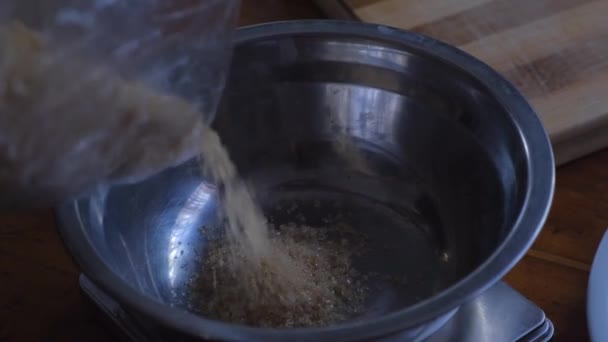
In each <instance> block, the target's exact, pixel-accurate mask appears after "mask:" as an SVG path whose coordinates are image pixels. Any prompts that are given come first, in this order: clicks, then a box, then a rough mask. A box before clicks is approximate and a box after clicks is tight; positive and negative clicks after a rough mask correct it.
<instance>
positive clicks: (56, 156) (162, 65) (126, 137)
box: [0, 0, 238, 206]
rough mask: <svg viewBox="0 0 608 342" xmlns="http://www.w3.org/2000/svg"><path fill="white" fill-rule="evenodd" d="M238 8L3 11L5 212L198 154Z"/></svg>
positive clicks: (0, 140) (43, 0) (67, 5)
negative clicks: (15, 207)
mask: <svg viewBox="0 0 608 342" xmlns="http://www.w3.org/2000/svg"><path fill="white" fill-rule="evenodd" d="M237 9H238V1H236V0H172V1H167V0H87V1H82V0H78V1H76V0H26V1H24V0H19V1H17V0H14V1H13V3H12V4H10V2H6V1H3V2H2V4H1V5H0V10H1V12H2V13H3V14H2V17H0V191H2V196H0V204H2V205H4V206H6V205H10V204H13V205H15V204H16V205H19V206H22V205H24V204H25V205H28V206H31V205H47V204H55V203H56V202H58V201H63V200H68V199H71V198H73V197H75V196H78V195H83V194H86V193H87V192H89V191H91V190H93V189H94V188H95V187H97V186H99V185H111V184H120V183H126V182H136V181H138V180H141V179H144V178H146V177H148V176H150V175H152V174H155V173H157V172H159V171H161V170H163V169H165V168H167V167H171V166H174V165H177V164H179V163H182V162H184V161H185V160H187V159H190V158H192V157H194V156H196V155H197V154H198V153H199V151H200V142H201V134H203V131H204V128H205V125H204V124H203V122H205V121H206V122H209V121H210V120H211V119H212V117H213V114H214V113H215V109H216V107H217V104H218V102H219V99H220V96H221V92H222V89H223V85H224V78H225V76H226V73H227V69H228V63H229V57H230V48H231V44H232V40H231V38H232V35H231V34H232V31H233V29H234V26H235V19H236V13H237ZM7 13H8V15H7Z"/></svg>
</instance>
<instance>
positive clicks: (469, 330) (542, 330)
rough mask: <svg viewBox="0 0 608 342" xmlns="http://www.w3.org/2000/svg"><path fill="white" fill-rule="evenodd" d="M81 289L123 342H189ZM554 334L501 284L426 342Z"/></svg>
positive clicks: (534, 338)
mask: <svg viewBox="0 0 608 342" xmlns="http://www.w3.org/2000/svg"><path fill="white" fill-rule="evenodd" d="M80 287H81V290H82V292H83V294H84V295H85V297H86V298H87V299H89V301H90V302H91V304H92V305H93V307H94V308H95V310H96V312H97V313H99V314H100V317H101V318H102V319H103V320H104V322H105V323H106V324H108V326H109V328H110V329H111V330H112V331H113V332H115V333H116V334H117V337H119V338H120V339H121V340H124V341H133V342H163V341H178V342H179V341H190V340H188V339H187V338H183V337H181V336H176V335H175V334H174V333H173V332H171V331H168V330H167V329H163V328H161V327H159V326H157V325H155V324H154V323H153V322H150V321H148V320H145V319H141V318H138V317H136V316H134V315H131V314H130V313H128V312H127V311H126V310H124V309H123V308H122V307H121V306H120V304H118V303H117V302H116V301H115V300H113V299H112V298H111V297H110V296H108V295H107V294H106V293H104V292H103V291H102V290H101V289H100V288H99V287H97V286H96V285H95V284H94V283H93V282H92V281H91V280H90V279H89V278H87V277H86V276H85V275H81V276H80ZM553 334H554V327H553V324H552V323H551V321H550V320H549V319H548V318H547V317H546V316H545V313H544V312H543V310H541V309H540V308H539V307H538V306H536V305H535V304H534V303H532V302H530V301H529V300H528V299H526V298H525V297H524V296H522V295H521V294H520V293H519V292H517V291H515V290H514V289H513V288H511V287H510V286H508V285H507V284H506V283H504V282H499V283H498V284H496V285H495V286H494V287H492V288H490V289H489V290H488V291H486V292H485V293H484V294H482V295H481V296H479V297H477V298H476V299H474V300H473V301H471V302H469V303H467V304H465V305H463V306H462V307H461V308H460V309H459V310H458V311H457V312H456V314H455V315H454V316H453V317H452V318H451V319H450V320H449V321H448V322H447V323H446V324H445V325H444V326H443V327H442V328H441V329H439V330H438V331H437V332H436V333H434V334H433V335H432V336H431V337H429V338H428V339H426V340H425V342H447V341H494V342H516V341H517V342H545V341H550V340H551V339H552V338H553ZM199 341H200V340H199ZM391 341H399V340H398V339H391Z"/></svg>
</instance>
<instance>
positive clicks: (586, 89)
mask: <svg viewBox="0 0 608 342" xmlns="http://www.w3.org/2000/svg"><path fill="white" fill-rule="evenodd" d="M320 1H323V0H320ZM342 3H343V4H344V5H345V6H346V7H348V10H349V11H350V12H351V13H354V14H355V16H356V17H358V18H359V19H361V20H364V21H368V22H374V23H380V24H385V25H390V26H395V27H399V28H403V29H408V30H412V31H416V32H419V33H423V34H426V35H429V36H432V37H435V38H437V39H440V40H443V41H445V42H447V43H450V44H452V45H455V46H458V47H460V48H461V49H463V50H464V51H467V52H469V53H471V54H472V55H474V56H476V57H478V58H479V59H481V60H483V61H485V62H486V63H488V64H489V65H491V66H492V67H494V68H495V69H496V70H498V71H499V72H501V73H502V74H503V75H505V76H506V78H507V79H509V80H511V81H512V82H513V83H514V84H515V85H516V86H517V87H518V88H519V89H520V90H521V91H522V92H523V93H524V94H525V95H526V96H527V97H528V99H529V100H530V101H531V103H532V105H533V106H534V107H535V108H536V110H537V111H538V112H539V114H540V116H541V118H542V120H543V123H544V124H545V127H546V129H547V131H548V132H549V135H550V136H551V139H552V141H553V144H554V150H555V156H556V160H557V162H558V164H563V163H565V162H568V161H570V160H573V159H575V158H578V157H581V156H583V155H585V154H587V153H590V152H593V151H596V150H598V149H601V148H603V147H608V138H606V137H605V134H603V132H604V131H605V130H608V98H607V97H606V96H603V95H601V94H604V93H606V91H608V85H607V84H608V83H606V82H605V81H606V78H607V77H608V47H607V46H608V45H607V44H605V42H606V41H607V39H608V21H606V20H605V18H604V17H605V13H608V12H607V11H608V1H605V0H538V1H527V0H458V1H444V0H429V1H415V0H375V1H365V0H344V1H342ZM580 137H585V138H589V139H580Z"/></svg>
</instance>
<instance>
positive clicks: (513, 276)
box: [0, 0, 608, 342]
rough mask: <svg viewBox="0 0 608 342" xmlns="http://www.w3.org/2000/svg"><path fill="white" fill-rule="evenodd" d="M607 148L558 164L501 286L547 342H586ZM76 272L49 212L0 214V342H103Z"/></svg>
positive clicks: (288, 2)
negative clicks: (540, 214) (537, 317)
mask: <svg viewBox="0 0 608 342" xmlns="http://www.w3.org/2000/svg"><path fill="white" fill-rule="evenodd" d="M242 13H243V14H242V18H241V23H242V24H252V23H256V22H264V21H273V20H283V19H296V18H315V17H321V13H320V11H318V9H316V8H315V7H314V6H313V5H311V4H310V1H308V0H244V4H243V9H242ZM606 168H608V150H605V151H601V152H599V153H596V154H594V155H592V156H589V157H586V158H584V159H581V160H578V161H575V162H572V163H570V164H568V165H565V166H562V167H560V168H559V169H558V172H557V184H556V193H555V200H554V204H553V209H552V210H551V214H550V215H549V219H548V222H547V224H546V226H545V228H544V230H543V232H542V233H541V235H540V237H539V238H538V240H537V241H536V243H535V244H534V246H533V248H532V250H531V251H530V252H529V253H528V255H527V256H526V257H525V258H524V259H523V260H522V261H521V262H520V263H519V264H518V265H517V266H516V267H515V268H514V269H513V271H512V272H511V273H510V274H509V275H508V276H507V277H506V280H507V282H508V283H509V284H510V285H511V286H513V287H514V288H516V289H517V290H519V291H521V292H522V293H523V294H524V295H525V296H527V297H528V298H529V299H531V300H532V301H534V302H535V303H537V304H538V305H539V306H540V307H541V308H543V309H544V310H545V312H546V313H547V315H548V316H549V318H550V319H551V320H552V321H553V323H554V324H555V328H556V337H555V341H585V340H588V335H587V327H586V320H585V298H586V288H587V278H588V275H589V267H590V264H591V262H592V259H593V254H594V251H595V249H596V248H597V246H598V244H599V241H600V239H601V236H602V234H603V232H604V230H605V229H606V227H608V172H605V169H606ZM78 274H79V271H78V267H77V266H76V265H75V264H74V263H73V261H72V260H71V258H70V256H69V255H68V254H67V253H66V251H65V249H64V247H63V245H62V243H61V241H60V238H59V236H58V235H57V233H56V229H55V222H54V216H53V212H52V211H51V210H37V211H32V212H27V213H15V214H5V215H2V216H0V341H2V342H4V341H107V340H110V339H112V336H111V335H110V334H109V333H108V332H107V331H106V329H105V328H104V327H103V326H102V325H101V324H100V323H98V322H97V320H96V319H95V317H94V316H93V315H92V312H90V310H88V307H87V306H86V305H85V302H84V299H83V297H82V296H81V294H80V292H79V288H78V282H77V277H78Z"/></svg>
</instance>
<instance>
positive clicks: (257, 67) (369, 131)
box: [59, 21, 554, 341]
mask: <svg viewBox="0 0 608 342" xmlns="http://www.w3.org/2000/svg"><path fill="white" fill-rule="evenodd" d="M214 126H215V128H216V129H217V130H218V131H219V133H220V135H221V136H222V138H223V140H224V142H225V144H226V145H227V146H228V148H229V150H230V153H231V156H232V158H233V159H234V161H235V162H236V164H237V165H238V168H239V170H240V172H241V174H242V175H243V177H245V178H246V179H247V180H248V181H249V182H250V184H252V186H253V187H254V188H255V189H256V191H257V194H258V196H259V198H260V201H261V203H262V205H263V206H264V208H265V210H266V211H267V212H268V213H269V214H272V215H274V216H275V220H278V221H289V220H291V219H292V218H291V217H290V216H289V215H285V214H284V213H283V214H281V213H280V212H278V211H277V210H276V208H278V207H279V206H281V205H283V206H284V205H285V204H290V203H298V207H299V208H300V210H301V212H302V214H303V215H304V216H305V217H306V220H307V221H308V223H310V224H312V225H320V224H321V223H320V222H321V219H322V218H323V217H326V216H328V215H333V214H342V217H343V218H344V220H346V221H348V223H349V224H351V225H352V226H354V227H355V228H357V229H359V230H361V231H363V232H365V233H366V234H367V235H368V236H369V237H370V241H369V244H370V253H369V254H368V255H366V256H365V258H361V259H360V260H355V264H356V265H357V266H358V267H359V268H361V269H366V270H370V269H371V270H376V271H378V272H380V273H385V274H392V275H400V276H405V277H407V278H408V281H407V283H405V284H404V285H403V286H401V287H394V286H392V285H390V284H382V283H377V284H374V285H375V286H374V287H373V288H374V289H375V290H374V291H373V293H371V294H370V298H369V300H368V301H367V306H368V312H367V313H366V314H365V315H363V317H359V318H358V319H354V320H352V321H348V322H344V323H342V324H339V325H335V326H330V327H322V328H306V329H289V330H277V329H260V328H254V327H246V326H239V325H234V324H229V323H224V322H218V321H214V320H210V319H207V318H205V317H201V316H199V315H196V314H195V313H194V312H192V310H189V309H188V308H190V309H191V307H190V306H189V301H188V290H187V286H186V283H187V281H188V279H189V278H190V277H191V276H192V274H193V273H195V272H197V271H200V260H199V259H200V250H201V248H204V246H205V243H206V241H207V238H208V236H205V235H204V234H201V233H200V232H199V227H201V226H202V225H205V224H207V225H212V224H213V223H214V222H216V221H217V216H216V207H217V198H216V189H215V187H214V185H213V184H212V183H211V182H210V181H209V180H206V179H204V178H202V177H201V175H200V173H199V170H198V167H197V164H196V162H195V161H191V162H188V163H186V164H184V165H182V166H180V167H177V168H174V169H170V170H166V171H165V172H163V173H161V174H159V175H157V176H155V177H153V178H151V179H149V180H147V181H145V182H142V183H139V184H134V185H129V186H121V187H115V188H112V189H110V190H109V191H107V192H104V193H100V194H98V195H93V196H91V197H90V198H86V199H82V200H78V201H76V202H74V203H71V204H68V205H65V206H63V207H62V208H61V209H60V210H59V217H60V221H61V232H62V235H63V237H64V239H65V242H66V244H67V246H68V247H69V248H70V250H71V251H72V253H73V255H74V256H75V257H76V259H77V260H78V262H79V263H80V265H81V266H82V269H83V271H84V272H85V273H86V274H87V275H89V276H90V277H91V278H92V279H93V280H94V281H95V282H97V283H98V284H99V285H100V286H101V287H102V288H103V289H105V290H106V291H107V292H108V293H109V294H110V295H112V296H114V297H115V298H116V299H118V300H119V301H120V302H121V303H122V304H123V305H125V306H126V307H127V309H128V310H130V311H131V312H132V313H134V314H136V315H140V316H143V317H145V319H149V320H152V321H154V322H157V323H159V324H161V325H163V326H165V327H168V328H170V329H171V330H173V331H175V332H179V333H180V334H183V336H194V337H202V338H213V339H230V340H236V339H238V340H264V341H269V340H291V341H295V340H359V339H375V340H378V339H381V338H386V339H390V338H396V337H399V338H400V339H404V340H408V339H409V340H420V339H422V338H424V337H426V336H428V335H429V334H430V333H431V332H433V331H434V330H435V329H437V328H438V327H439V326H441V324H443V322H445V321H446V320H447V319H448V318H449V317H450V315H451V314H453V313H454V312H455V310H457V308H458V307H459V305H461V304H462V303H463V302H465V301H467V300H470V299H471V298H473V297H474V296H476V295H478V294H480V293H481V292H482V291H484V290H485V289H487V288H488V287H489V286H491V285H493V284H494V283H495V282H496V281H498V280H499V279H500V278H501V277H502V276H503V275H504V274H505V273H506V272H507V271H508V270H509V269H510V268H511V267H513V265H515V263H516V262H517V261H518V260H519V259H520V258H521V257H522V256H523V254H524V253H525V252H526V250H527V249H528V248H529V246H530V245H531V244H532V242H533V241H534V239H535V237H536V236H537V234H538V232H539V231H540V229H541V226H542V224H543V222H544V220H545V217H546V215H547V212H548V209H549V206H550V202H551V198H552V192H553V181H554V164H553V157H552V152H551V147H550V144H549V140H548V139H547V135H546V134H545V131H544V130H543V127H542V125H541V123H540V121H539V119H538V117H537V116H536V114H535V113H534V111H533V109H532V108H531V107H530V106H529V105H528V103H527V102H526V100H525V99H524V98H523V97H522V95H521V94H520V93H519V92H518V91H517V90H516V89H515V88H514V87H513V86H512V85H510V84H509V83H508V82H507V81H506V80H505V79H503V78H502V77H501V76H500V75H498V74H497V73H496V72H494V71H493V70H492V69H490V68H489V67H488V66H486V65H484V64H483V63H481V62H479V61H478V60H476V59H474V58H473V57H471V56H469V55H467V54H465V53H463V52H462V51H459V50H458V49H455V48H453V47H451V46H448V45H445V44H443V43H441V42H438V41H436V40H433V39H430V38H428V37H425V36H421V35H418V34H414V33H411V32H404V31H400V30H396V29H393V28H389V27H385V26H378V25H370V24H362V23H354V22H335V21H302V22H284V23H273V24H266V25H261V26H254V27H249V28H244V29H241V30H239V31H238V36H237V39H236V49H235V54H234V59H233V63H232V72H231V76H230V78H229V80H228V83H227V88H226V91H225V94H224V98H223V102H222V105H221V106H220V110H219V112H218V114H217V117H216V119H215V122H214ZM339 135H346V136H348V137H350V139H352V141H353V142H354V143H355V145H356V146H357V149H358V150H359V151H360V153H361V156H363V160H364V164H365V167H364V169H363V170H362V169H361V168H359V166H360V165H358V163H353V159H352V158H345V157H344V155H343V154H342V153H341V152H340V150H339V149H336V148H334V144H333V143H332V141H335V140H336V137H337V136H339ZM312 203H315V205H313V204H312ZM319 208H320V209H319Z"/></svg>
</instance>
